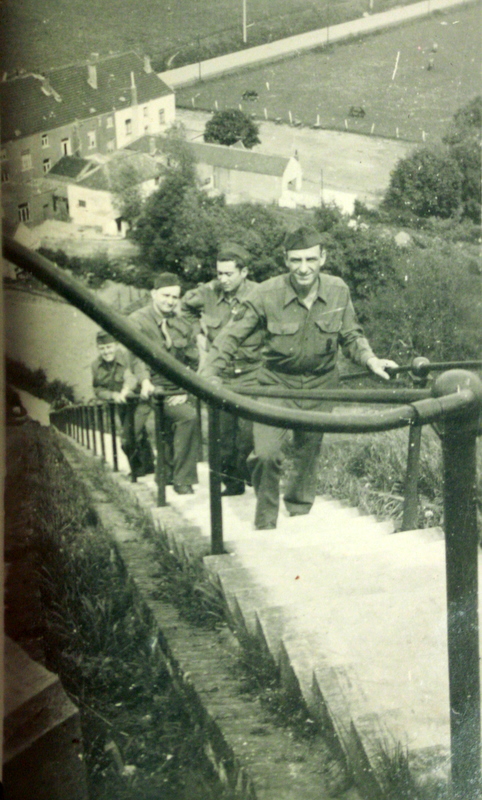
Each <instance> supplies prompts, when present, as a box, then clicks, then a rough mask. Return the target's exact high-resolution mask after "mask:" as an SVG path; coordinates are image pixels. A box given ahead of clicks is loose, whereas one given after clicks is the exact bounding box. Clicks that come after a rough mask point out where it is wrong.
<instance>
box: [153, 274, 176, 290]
mask: <svg viewBox="0 0 482 800" xmlns="http://www.w3.org/2000/svg"><path fill="white" fill-rule="evenodd" d="M164 286H181V279H180V278H179V276H178V275H175V274H174V272H160V273H159V275H156V277H155V278H154V289H163V288H164Z"/></svg>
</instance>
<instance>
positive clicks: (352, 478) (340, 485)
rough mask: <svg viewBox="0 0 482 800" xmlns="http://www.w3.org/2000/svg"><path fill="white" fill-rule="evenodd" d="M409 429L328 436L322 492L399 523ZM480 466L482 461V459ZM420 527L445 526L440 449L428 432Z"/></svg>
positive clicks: (423, 453) (322, 462)
mask: <svg viewBox="0 0 482 800" xmlns="http://www.w3.org/2000/svg"><path fill="white" fill-rule="evenodd" d="M407 452H408V434H407V431H406V430H400V431H399V430H396V431H386V432H385V433H378V434H366V435H363V436H353V437H350V438H345V437H343V438H340V437H333V438H331V437H326V439H325V443H324V445H323V448H322V452H321V459H320V470H319V481H318V491H319V493H320V494H330V495H331V496H332V497H336V498H338V499H340V500H343V501H344V502H347V503H349V504H350V505H353V506H356V507H358V508H359V509H360V511H362V512H364V513H368V514H375V515H376V516H378V517H380V518H383V519H393V521H394V523H395V525H396V526H397V525H399V524H400V523H401V519H402V514H403V494H404V481H405V472H406V466H407ZM481 463H482V460H481ZM418 489H419V497H420V507H419V519H418V525H419V527H421V528H424V527H430V526H432V525H440V524H441V522H442V462H441V446H440V441H439V440H438V438H437V436H436V434H435V433H434V432H433V431H432V430H431V429H429V428H425V429H424V432H423V435H422V447H421V453H420V477H419V482H418Z"/></svg>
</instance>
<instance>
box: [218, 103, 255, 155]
mask: <svg viewBox="0 0 482 800" xmlns="http://www.w3.org/2000/svg"><path fill="white" fill-rule="evenodd" d="M258 133H259V126H258V125H256V124H255V123H254V122H253V121H252V120H251V119H250V118H249V117H247V116H246V114H243V112H242V111H239V110H238V109H236V108H230V109H228V110H227V111H216V112H215V114H213V116H212V118H211V119H210V120H209V121H208V122H207V123H206V127H205V129H204V141H205V142H216V143H217V144H226V145H230V144H236V142H239V141H241V142H242V143H243V144H244V146H245V147H247V148H248V149H250V148H251V147H254V145H255V144H260V142H261V140H260V139H259V137H258Z"/></svg>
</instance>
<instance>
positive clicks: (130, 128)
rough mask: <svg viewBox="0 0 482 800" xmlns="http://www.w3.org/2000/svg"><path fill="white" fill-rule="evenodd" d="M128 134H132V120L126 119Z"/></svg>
mask: <svg viewBox="0 0 482 800" xmlns="http://www.w3.org/2000/svg"><path fill="white" fill-rule="evenodd" d="M126 136H132V120H131V119H126Z"/></svg>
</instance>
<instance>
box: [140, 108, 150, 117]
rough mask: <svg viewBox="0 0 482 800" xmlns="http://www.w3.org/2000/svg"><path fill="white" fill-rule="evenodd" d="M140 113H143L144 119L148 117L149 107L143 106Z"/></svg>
mask: <svg viewBox="0 0 482 800" xmlns="http://www.w3.org/2000/svg"><path fill="white" fill-rule="evenodd" d="M142 112H143V114H144V116H145V117H148V116H149V106H144V108H143V109H142Z"/></svg>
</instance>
